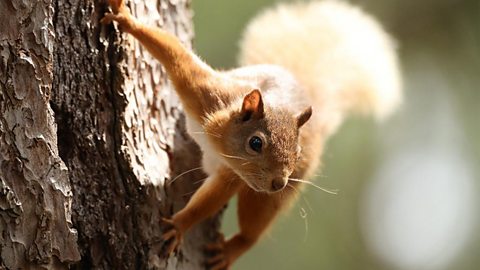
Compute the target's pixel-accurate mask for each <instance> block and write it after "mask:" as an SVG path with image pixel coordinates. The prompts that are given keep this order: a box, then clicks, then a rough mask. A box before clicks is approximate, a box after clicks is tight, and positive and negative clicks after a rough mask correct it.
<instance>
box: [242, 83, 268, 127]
mask: <svg viewBox="0 0 480 270" xmlns="http://www.w3.org/2000/svg"><path fill="white" fill-rule="evenodd" d="M263 116H264V111H263V100H262V94H261V93H260V90H258V89H255V90H253V91H252V92H250V93H249V94H247V95H246V96H245V97H244V98H243V104H242V120H243V121H247V120H250V119H251V118H255V119H260V118H263Z"/></svg>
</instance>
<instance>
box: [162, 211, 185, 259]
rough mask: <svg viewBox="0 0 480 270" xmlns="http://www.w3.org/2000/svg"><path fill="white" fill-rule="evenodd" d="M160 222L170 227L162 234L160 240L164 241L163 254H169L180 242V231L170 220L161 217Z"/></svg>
mask: <svg viewBox="0 0 480 270" xmlns="http://www.w3.org/2000/svg"><path fill="white" fill-rule="evenodd" d="M162 223H165V224H166V225H167V226H168V227H170V229H168V230H167V231H166V232H165V233H163V234H162V240H163V241H164V242H165V246H164V250H165V252H164V254H165V256H169V255H170V254H172V253H173V252H174V251H176V250H177V249H178V247H179V245H180V243H181V242H182V233H181V232H180V231H179V230H178V229H177V227H176V226H175V224H174V223H173V221H172V220H170V219H166V218H162Z"/></svg>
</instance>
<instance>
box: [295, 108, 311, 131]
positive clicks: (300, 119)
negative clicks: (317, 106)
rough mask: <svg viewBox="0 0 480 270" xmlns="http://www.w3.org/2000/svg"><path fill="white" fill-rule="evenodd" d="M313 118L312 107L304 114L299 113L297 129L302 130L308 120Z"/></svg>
mask: <svg viewBox="0 0 480 270" xmlns="http://www.w3.org/2000/svg"><path fill="white" fill-rule="evenodd" d="M311 116H312V106H308V108H306V109H305V110H304V111H303V112H301V113H299V114H298V115H297V116H296V118H297V127H298V128H300V127H301V126H303V125H304V124H305V123H306V122H307V121H308V119H310V117H311Z"/></svg>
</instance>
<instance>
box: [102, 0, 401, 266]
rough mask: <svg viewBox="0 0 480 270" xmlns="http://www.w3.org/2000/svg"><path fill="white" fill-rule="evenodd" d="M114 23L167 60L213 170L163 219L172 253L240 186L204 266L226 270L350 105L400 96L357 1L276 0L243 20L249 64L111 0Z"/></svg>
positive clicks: (391, 52) (305, 173)
mask: <svg viewBox="0 0 480 270" xmlns="http://www.w3.org/2000/svg"><path fill="white" fill-rule="evenodd" d="M108 2H109V4H110V6H111V8H112V13H106V14H105V16H104V18H103V19H102V23H105V24H108V23H111V22H112V21H116V22H117V23H118V24H119V26H120V29H121V30H122V31H124V32H126V33H129V34H131V35H133V36H134V37H135V38H136V39H138V40H139V41H140V43H141V44H142V45H143V46H145V47H146V48H147V49H148V51H149V52H150V53H151V54H152V55H154V56H155V57H156V58H157V59H158V60H159V61H160V62H161V63H162V64H163V65H164V67H165V69H166V71H167V73H168V76H169V78H170V79H171V81H172V83H173V85H174V87H175V90H176V92H177V93H178V96H179V97H180V100H181V102H182V104H183V106H184V109H185V112H186V119H187V130H188V132H189V133H190V135H191V137H192V138H193V139H194V140H195V141H196V142H197V143H198V144H199V145H200V148H201V149H202V153H203V161H202V165H203V169H204V170H205V172H206V173H207V174H208V175H209V177H208V178H207V180H206V181H205V182H204V183H203V184H202V186H201V187H200V188H199V189H198V190H197V191H196V192H195V193H194V195H193V196H192V198H191V199H190V201H189V202H188V204H187V205H186V206H185V208H183V209H182V210H180V211H179V212H178V213H176V214H174V215H173V216H172V217H171V218H170V219H165V222H167V223H168V224H170V228H171V229H169V230H167V231H166V232H165V233H164V234H163V239H164V240H165V242H166V250H167V253H171V252H172V251H174V250H175V249H176V248H177V246H178V245H179V244H180V243H181V239H182V236H183V235H184V233H185V232H186V231H187V230H188V229H189V228H191V227H192V226H194V225H195V224H197V223H199V222H200V221H202V220H204V219H206V218H208V217H210V216H212V215H214V214H215V213H217V212H218V211H219V210H220V209H221V208H222V207H223V206H224V205H225V204H226V203H227V202H228V200H229V199H230V198H231V197H232V196H234V195H236V194H238V222H239V228H240V231H239V232H238V233H237V234H235V235H233V236H232V237H231V238H229V239H227V240H223V239H222V241H220V242H218V243H213V244H210V245H208V246H207V249H208V250H210V251H213V254H215V255H213V256H211V257H210V258H209V259H208V260H207V262H206V263H207V265H208V267H209V269H214V270H216V269H227V268H229V267H230V266H231V265H232V263H233V262H234V261H235V260H236V259H238V257H239V256H241V255H242V254H243V253H245V252H246V251H247V250H248V249H250V248H251V247H252V246H253V245H254V244H255V242H257V240H258V239H259V238H260V236H261V235H262V234H263V233H264V232H265V231H266V230H267V228H268V227H269V226H270V225H271V224H272V222H273V220H274V219H275V217H276V216H277V215H278V214H279V213H280V211H281V210H282V209H286V208H288V206H289V205H290V204H291V202H292V201H293V200H294V198H295V195H296V192H297V189H299V188H300V186H301V185H302V182H306V181H308V179H310V178H311V177H312V176H313V174H314V171H315V170H316V168H317V167H318V165H319V162H320V157H321V154H322V150H323V146H324V144H325V141H326V139H327V138H328V137H329V136H330V135H332V134H333V133H334V131H335V130H336V129H337V127H338V126H339V124H340V123H341V122H342V120H343V118H344V117H345V115H346V114H347V112H349V111H353V110H356V111H361V112H372V113H374V114H375V115H376V116H378V117H380V118H381V117H384V116H385V115H387V114H389V113H390V112H391V111H393V109H394V108H395V107H396V105H397V104H399V102H400V100H401V80H400V74H399V69H398V64H397V56H396V52H395V48H394V45H393V42H392V41H391V39H390V38H389V36H388V35H387V34H386V33H385V32H384V31H383V30H382V28H381V27H380V26H379V24H378V23H377V22H376V21H375V20H374V19H373V18H371V17H370V16H368V15H366V14H365V13H363V12H362V11H361V10H360V9H358V8H356V7H352V6H350V5H348V4H346V3H341V2H335V1H323V2H311V3H294V4H281V5H278V6H277V7H276V8H273V9H270V10H266V11H264V12H263V13H261V14H260V15H259V16H258V17H256V18H255V19H254V20H253V21H252V22H251V23H250V25H249V26H248V27H247V29H246V32H245V34H244V36H243V40H242V42H241V53H240V62H241V65H242V67H240V68H237V69H233V70H230V71H220V70H215V69H213V68H211V67H210V66H209V65H207V64H206V63H204V62H203V61H202V60H200V58H199V57H197V56H196V55H195V54H194V53H193V52H192V51H191V50H189V49H187V48H185V47H184V46H183V45H182V44H181V43H180V42H179V40H178V39H177V38H176V37H175V36H173V35H172V34H169V33H167V32H166V31H164V30H162V29H158V28H154V27H149V26H147V25H144V24H142V23H141V22H139V21H138V20H137V19H135V18H134V17H133V16H132V15H131V14H130V12H129V10H128V8H127V7H126V6H125V3H124V0H109V1H108Z"/></svg>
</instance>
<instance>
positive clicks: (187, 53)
mask: <svg viewBox="0 0 480 270" xmlns="http://www.w3.org/2000/svg"><path fill="white" fill-rule="evenodd" d="M108 2H109V4H110V6H111V7H112V11H113V13H105V17H104V18H103V19H102V20H101V22H102V23H104V24H108V23H110V22H112V21H116V22H118V24H119V25H120V28H121V29H122V30H123V31H125V32H128V33H130V34H131V35H133V36H134V37H135V38H136V39H137V40H139V41H140V43H141V44H142V45H143V46H145V47H146V48H147V50H148V51H149V52H150V53H151V54H152V55H153V56H154V57H155V58H157V59H158V60H159V61H160V62H161V63H162V64H163V66H164V67H165V69H166V70H167V73H168V75H169V77H170V79H171V81H172V82H173V84H174V86H175V88H176V90H177V92H178V94H179V96H180V98H181V99H182V103H183V104H184V106H185V109H186V110H187V111H188V112H191V113H192V116H193V117H195V118H199V119H201V117H202V116H203V115H204V114H205V111H206V110H208V109H209V108H204V106H206V105H208V104H210V105H211V104H215V102H218V101H217V100H208V98H209V97H210V96H211V95H209V94H207V93H205V92H208V91H209V90H210V89H209V88H210V87H208V86H209V85H210V84H211V83H212V82H213V80H214V78H216V76H214V75H215V74H216V72H215V71H214V70H213V69H212V68H211V67H210V66H208V65H207V64H205V63H204V62H202V61H201V60H200V58H198V57H197V56H196V55H195V54H194V53H193V52H192V51H191V50H190V49H187V48H185V47H184V46H183V45H182V43H181V42H180V41H179V40H178V39H177V37H175V36H174V35H172V34H170V33H168V32H166V31H164V30H162V29H160V28H157V27H151V26H148V25H145V24H143V23H141V22H139V21H138V20H137V19H135V17H133V16H132V15H131V14H130V11H129V10H128V8H127V7H126V6H125V3H124V1H123V0H108ZM206 99H207V100H206ZM199 119H197V120H199Z"/></svg>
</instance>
